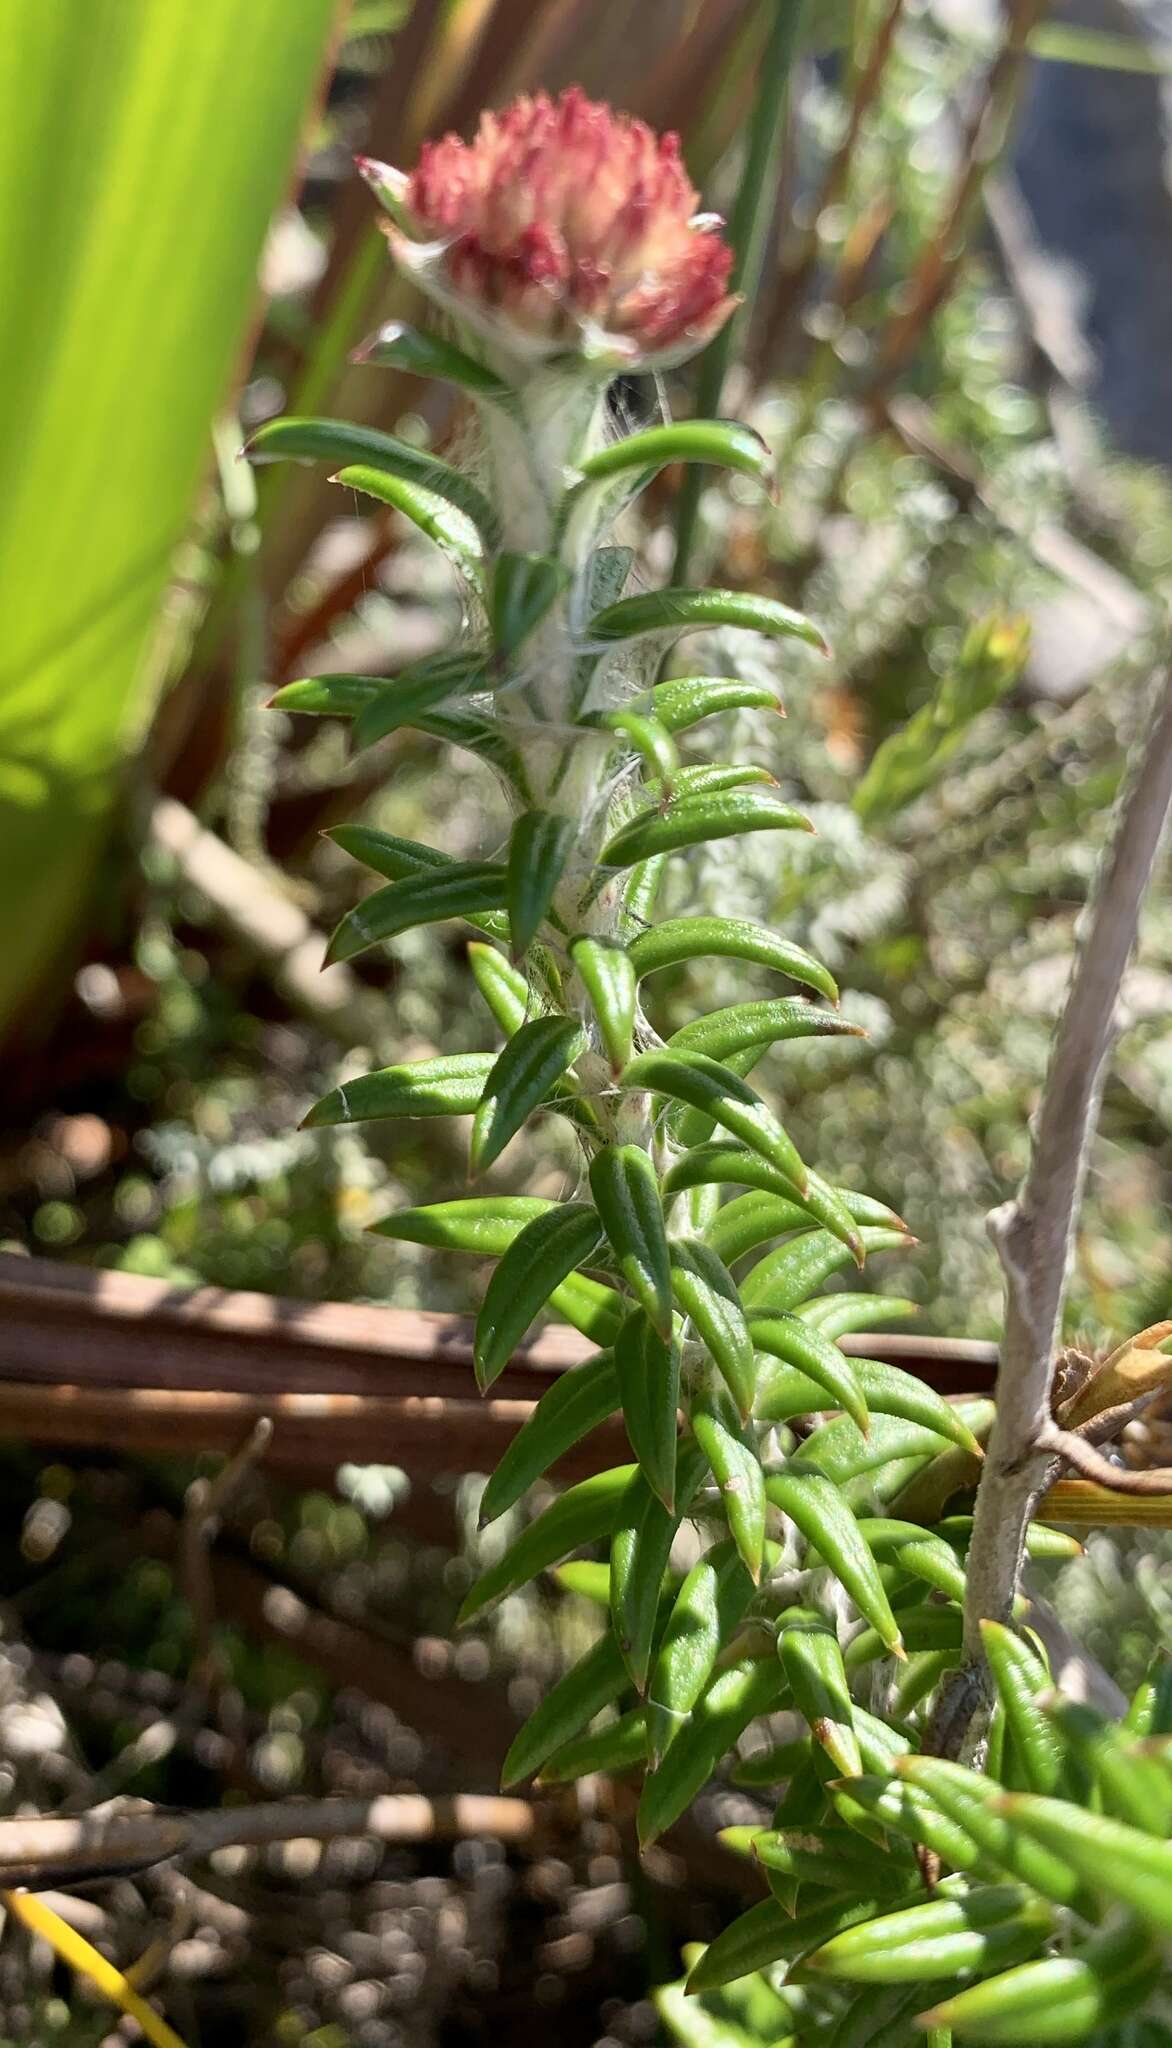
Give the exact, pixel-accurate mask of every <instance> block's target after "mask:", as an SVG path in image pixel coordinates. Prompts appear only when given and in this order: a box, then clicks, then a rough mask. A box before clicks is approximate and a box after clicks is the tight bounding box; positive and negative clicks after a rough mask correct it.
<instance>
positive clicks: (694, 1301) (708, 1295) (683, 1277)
mask: <svg viewBox="0 0 1172 2048" xmlns="http://www.w3.org/2000/svg"><path fill="white" fill-rule="evenodd" d="M669 1256H670V1262H671V1286H672V1292H673V1294H674V1295H675V1298H676V1301H677V1302H678V1304H679V1306H680V1308H681V1309H682V1311H683V1313H684V1314H685V1315H686V1316H688V1317H689V1318H690V1319H691V1322H692V1324H693V1325H694V1327H695V1330H696V1334H697V1335H698V1336H699V1337H700V1338H701V1339H702V1341H703V1343H704V1345H705V1347H706V1349H707V1351H708V1354H709V1356H710V1358H712V1359H713V1361H714V1362H715V1364H716V1367H717V1370H718V1371H719V1373H720V1376H721V1378H722V1379H723V1381H724V1383H725V1386H726V1387H727V1388H728V1390H729V1393H730V1394H731V1395H732V1398H733V1401H734V1403H735V1404H736V1409H737V1413H738V1414H739V1415H740V1417H741V1419H742V1421H743V1420H745V1419H746V1418H747V1417H748V1416H749V1415H751V1414H752V1411H753V1395H754V1393H755V1391H756V1381H757V1364H756V1360H755V1358H754V1356H753V1342H752V1339H751V1337H750V1335H749V1330H748V1325H747V1324H746V1322H745V1313H744V1310H743V1309H742V1307H741V1299H740V1296H739V1294H738V1293H737V1286H736V1281H735V1280H734V1279H733V1277H732V1275H731V1273H730V1272H729V1270H728V1267H727V1266H725V1265H724V1264H723V1263H722V1261H721V1260H720V1259H718V1258H717V1256H716V1253H715V1252H714V1251H712V1250H710V1248H709V1247H708V1245H706V1244H702V1243H701V1242H700V1240H699V1239H698V1238H678V1237H677V1238H673V1239H672V1240H671V1245H670V1248H669Z"/></svg>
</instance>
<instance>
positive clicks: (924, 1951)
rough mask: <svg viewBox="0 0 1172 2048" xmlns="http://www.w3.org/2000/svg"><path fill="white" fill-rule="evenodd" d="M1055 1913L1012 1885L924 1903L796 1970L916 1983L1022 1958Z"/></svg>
mask: <svg viewBox="0 0 1172 2048" xmlns="http://www.w3.org/2000/svg"><path fill="white" fill-rule="evenodd" d="M1053 1921H1054V1915H1053V1911H1052V1909H1051V1908H1050V1907H1049V1906H1048V1905H1046V1904H1045V1903H1044V1902H1043V1901H1042V1900H1040V1899H1031V1898H1030V1897H1029V1894H1028V1893H1026V1892H1023V1891H1022V1890H1021V1889H1020V1888H1019V1887H1018V1886H1015V1885H983V1886H979V1887H977V1888H975V1889H974V1890H972V1891H969V1892H966V1893H964V1894H963V1895H962V1896H960V1897H957V1898H936V1899H929V1900H927V1901H926V1902H925V1903H924V1904H923V1905H920V1906H908V1907H905V1908H904V1909H903V1910H902V1911H900V1912H897V1913H886V1914H884V1915H883V1917H882V1918H881V1919H879V1920H872V1921H870V1922H868V1923H867V1924H865V1925H864V1926H861V1927H850V1928H847V1929H845V1930H844V1931H843V1933H841V1934H836V1935H834V1936H833V1937H832V1939H831V1940H830V1941H828V1942H825V1943H824V1944H823V1946H822V1947H821V1948H817V1949H814V1950H813V1951H812V1952H811V1953H810V1954H809V1955H807V1956H804V1957H803V1959H802V1961H801V1964H800V1965H799V1967H798V1969H797V1970H796V1971H795V1972H794V1973H793V1974H794V1976H795V1977H796V1978H797V1979H798V1981H801V1980H803V1979H806V1978H808V1976H809V1974H810V1973H811V1972H813V1973H816V1974H817V1975H818V1976H820V1977H844V1978H846V1980H847V1981H848V1983H852V1984H909V1983H910V1984H921V1983H930V1982H931V1981H932V1979H933V1978H939V1977H956V1976H968V1975H970V1974H971V1973H973V1972H975V1971H978V1970H979V1971H982V1972H983V1971H987V1970H999V1969H1003V1968H1004V1967H1005V1966H1006V1965H1007V1964H1010V1963H1019V1962H1021V1961H1023V1959H1024V1958H1025V1956H1027V1955H1028V1954H1029V1953H1030V1951H1031V1949H1036V1948H1037V1947H1038V1946H1039V1944H1040V1943H1041V1941H1042V1940H1043V1939H1044V1937H1045V1936H1046V1935H1047V1934H1048V1933H1049V1932H1050V1931H1051V1928H1052V1926H1053Z"/></svg>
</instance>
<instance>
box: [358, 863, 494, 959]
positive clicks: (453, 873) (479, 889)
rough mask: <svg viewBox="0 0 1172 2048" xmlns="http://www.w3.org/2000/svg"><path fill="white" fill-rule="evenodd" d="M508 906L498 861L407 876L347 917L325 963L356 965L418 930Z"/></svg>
mask: <svg viewBox="0 0 1172 2048" xmlns="http://www.w3.org/2000/svg"><path fill="white" fill-rule="evenodd" d="M504 902H505V871H504V869H503V868H502V867H500V866H499V865H498V864H497V863H496V862H495V861H484V860H482V861H471V860H469V861H464V860H461V861H451V862H450V863H449V864H448V865H447V866H446V867H443V868H436V869H434V870H432V871H429V872H427V873H420V874H416V875H407V876H405V877H404V879H403V880H402V881H401V882H389V883H388V884H387V887H386V888H385V889H376V890H375V892H374V894H373V895H372V896H367V897H365V898H364V899H363V901H362V902H361V903H358V904H356V905H355V907H354V909H353V910H351V911H348V912H347V914H346V916H345V917H344V918H343V919H342V921H341V923H340V924H339V925H338V927H337V929H336V930H335V932H334V934H333V937H332V938H331V940H330V943H329V946H328V948H327V950H326V962H327V964H328V963H331V962H333V961H335V960H353V959H355V958H356V957H357V956H358V954H359V953H365V952H366V951H367V949H368V948H369V947H371V946H377V945H380V944H382V943H383V942H384V941H385V940H387V939H394V938H397V937H398V936H399V934H400V933H401V932H407V931H411V930H413V929H414V927H415V926H416V925H420V924H438V923H440V922H441V921H442V920H443V919H444V918H449V917H475V916H477V915H479V914H480V913H481V912H483V911H486V910H500V909H503V907H504Z"/></svg>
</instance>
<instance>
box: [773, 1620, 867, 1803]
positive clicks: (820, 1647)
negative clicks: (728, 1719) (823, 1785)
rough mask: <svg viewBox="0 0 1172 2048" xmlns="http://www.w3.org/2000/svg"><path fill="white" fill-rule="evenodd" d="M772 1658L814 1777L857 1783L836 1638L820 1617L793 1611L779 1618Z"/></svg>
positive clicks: (857, 1762)
mask: <svg viewBox="0 0 1172 2048" xmlns="http://www.w3.org/2000/svg"><path fill="white" fill-rule="evenodd" d="M777 1654H778V1656H779V1657H780V1658H781V1668H782V1670H783V1671H784V1672H785V1675H786V1678H787V1679H788V1681H789V1686H790V1690H791V1692H792V1693H793V1698H794V1705H795V1706H796V1708H797V1710H798V1712H799V1713H800V1714H801V1715H802V1717H803V1719H804V1720H805V1721H806V1722H807V1723H808V1724H809V1729H810V1733H811V1735H812V1736H813V1738H814V1743H815V1751H814V1757H815V1762H816V1764H817V1765H818V1768H819V1772H820V1775H822V1776H823V1777H825V1778H831V1777H840V1778H841V1777H846V1778H854V1777H859V1776H860V1775H861V1773H862V1769H863V1759H862V1757H861V1755H860V1754H859V1745H858V1741H857V1739H856V1737H855V1727H854V1710H853V1707H852V1703H851V1695H850V1686H849V1684H848V1683H847V1676H846V1669H845V1667H844V1665H843V1661H842V1651H841V1650H840V1649H839V1646H838V1637H837V1636H836V1635H835V1633H834V1630H833V1629H832V1628H831V1626H830V1625H829V1623H828V1622H826V1621H823V1619H822V1618H821V1616H819V1615H813V1614H806V1613H804V1612H801V1611H794V1612H792V1613H790V1614H786V1615H783V1616H782V1621H781V1628H780V1630H779V1632H778V1637H777Z"/></svg>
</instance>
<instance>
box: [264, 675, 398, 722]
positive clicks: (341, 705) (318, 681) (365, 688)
mask: <svg viewBox="0 0 1172 2048" xmlns="http://www.w3.org/2000/svg"><path fill="white" fill-rule="evenodd" d="M386 686H387V678H386V677H385V676H347V675H340V676H301V677H299V678H298V680H297V681H296V682H293V683H283V684H282V686H281V688H280V689H279V690H275V691H274V693H273V695H272V696H271V697H270V698H269V704H270V707H271V708H272V710H274V711H302V712H306V713H308V714H309V716H310V717H313V718H356V717H357V716H358V713H359V712H360V711H363V710H365V708H366V706H367V705H368V704H369V703H370V702H371V701H372V700H373V699H374V698H375V697H377V696H378V693H379V691H380V690H385V689H386Z"/></svg>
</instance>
